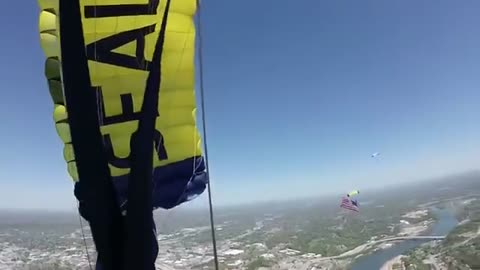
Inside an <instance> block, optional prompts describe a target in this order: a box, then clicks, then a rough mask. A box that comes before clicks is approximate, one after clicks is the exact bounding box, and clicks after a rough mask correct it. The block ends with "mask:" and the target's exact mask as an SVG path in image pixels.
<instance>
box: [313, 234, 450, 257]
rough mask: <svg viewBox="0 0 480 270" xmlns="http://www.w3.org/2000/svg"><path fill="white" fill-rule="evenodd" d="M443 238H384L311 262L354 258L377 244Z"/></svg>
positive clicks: (438, 236)
mask: <svg viewBox="0 0 480 270" xmlns="http://www.w3.org/2000/svg"><path fill="white" fill-rule="evenodd" d="M445 237H446V236H445V235H416V236H396V237H390V238H384V239H379V240H375V241H370V242H367V243H365V244H363V245H360V246H358V247H356V248H354V249H352V250H349V251H347V252H344V253H342V254H340V255H337V256H331V257H322V258H318V259H315V260H313V262H314V261H317V262H320V261H325V260H330V259H342V258H345V257H350V256H354V255H357V254H359V253H361V252H363V251H365V250H367V249H369V248H371V247H372V246H375V245H377V244H380V243H384V242H390V241H402V240H443V239H445Z"/></svg>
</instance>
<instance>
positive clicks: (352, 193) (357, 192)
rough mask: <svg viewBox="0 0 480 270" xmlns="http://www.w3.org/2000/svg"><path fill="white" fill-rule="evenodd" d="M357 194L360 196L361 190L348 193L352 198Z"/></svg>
mask: <svg viewBox="0 0 480 270" xmlns="http://www.w3.org/2000/svg"><path fill="white" fill-rule="evenodd" d="M357 194H360V191H359V190H352V191H350V192H349V193H348V196H349V197H351V196H354V195H357Z"/></svg>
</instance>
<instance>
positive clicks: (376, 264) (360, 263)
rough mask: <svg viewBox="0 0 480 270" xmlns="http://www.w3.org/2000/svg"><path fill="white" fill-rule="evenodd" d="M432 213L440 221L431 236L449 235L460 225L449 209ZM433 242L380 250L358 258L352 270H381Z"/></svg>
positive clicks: (419, 241) (417, 242) (421, 242)
mask: <svg viewBox="0 0 480 270" xmlns="http://www.w3.org/2000/svg"><path fill="white" fill-rule="evenodd" d="M432 212H433V213H434V214H435V215H436V217H437V219H438V221H437V223H435V225H434V226H433V228H432V230H431V232H430V233H429V235H447V234H448V233H449V232H450V231H451V230H452V229H453V228H455V227H456V226H457V224H458V220H457V219H456V218H455V216H454V215H453V214H452V213H451V212H450V211H449V210H447V209H438V208H433V209H432ZM428 241H431V240H405V241H403V242H400V243H398V244H395V245H393V246H392V247H390V248H387V249H382V250H378V251H376V252H374V253H372V254H369V255H366V256H363V257H360V258H358V259H357V260H356V261H355V262H354V263H353V265H352V268H351V270H376V269H380V268H381V267H382V266H383V265H384V264H385V263H386V262H387V261H388V260H390V259H392V258H394V257H396V256H398V255H402V254H405V253H407V252H408V251H410V250H412V249H414V248H416V247H418V246H420V245H421V244H423V243H426V242H428Z"/></svg>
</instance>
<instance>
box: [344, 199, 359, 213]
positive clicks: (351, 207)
mask: <svg viewBox="0 0 480 270" xmlns="http://www.w3.org/2000/svg"><path fill="white" fill-rule="evenodd" d="M340 207H342V208H345V209H348V210H352V211H355V212H358V206H356V205H355V204H353V203H352V201H350V199H348V198H346V197H343V198H342V204H340Z"/></svg>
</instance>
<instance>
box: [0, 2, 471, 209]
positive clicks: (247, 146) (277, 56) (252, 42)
mask: <svg viewBox="0 0 480 270" xmlns="http://www.w3.org/2000/svg"><path fill="white" fill-rule="evenodd" d="M204 2H205V6H204V13H203V19H204V20H203V26H204V40H205V44H204V45H205V48H204V49H205V50H204V58H205V83H206V91H207V93H206V95H207V96H206V98H207V100H206V102H207V108H206V110H207V124H208V132H209V133H208V136H209V137H208V139H209V141H208V143H209V150H210V164H211V170H212V181H213V184H212V187H213V190H214V200H215V201H216V202H217V203H218V204H219V205H221V204H226V203H238V202H245V201H250V200H265V199H275V198H282V197H296V196H304V195H314V194H324V193H328V192H344V191H345V190H348V189H351V188H361V189H363V190H366V191H367V192H368V189H369V188H372V187H378V186H381V185H383V184H386V185H391V184H394V183H400V182H402V181H416V180H419V179H424V178H428V177H432V176H438V175H443V174H447V173H452V172H461V171H464V170H468V169H472V168H478V167H479V166H478V165H479V164H478V160H480V159H479V154H480V148H479V147H480V140H479V138H480V125H479V123H480V121H479V120H480V91H479V87H480V29H479V28H478V25H480V17H479V16H478V11H479V10H480V2H478V1H476V0H464V1H446V0H435V1H433V0H425V1H414V0H409V1H383V0H376V1H373V0H366V1H323V0H322V1H320V0H310V1H307V0H298V1H286V0H278V1H258V0H245V1H213V0H210V1H208V0H204ZM9 7H10V9H9V10H10V11H7V10H5V9H3V11H2V14H1V16H0V32H2V33H4V35H3V38H2V42H1V43H2V50H0V57H1V59H2V61H1V65H0V76H1V78H0V88H1V89H2V98H1V99H0V115H1V119H2V128H3V130H2V139H1V140H0V149H1V151H0V164H1V167H2V170H0V207H27V208H30V207H35V208H45V207H46V208H71V207H72V205H73V204H74V197H73V193H72V184H71V181H70V180H69V177H68V176H67V174H66V168H65V164H64V161H63V158H62V144H61V142H60V139H59V138H58V137H57V135H56V133H55V129H54V125H53V120H52V109H53V108H52V103H51V100H50V97H49V94H48V89H47V85H46V81H45V78H44V75H43V61H44V56H43V53H42V51H41V49H40V45H39V37H38V32H37V29H38V28H37V22H38V12H39V11H38V8H37V5H36V3H35V2H34V1H11V2H10V3H9ZM376 151H380V152H381V153H382V155H381V157H380V158H379V159H378V160H372V159H370V157H369V156H370V154H371V153H372V152H376ZM204 199H205V197H203V198H199V199H198V201H197V202H195V203H193V204H200V205H201V204H204V203H205V200H204Z"/></svg>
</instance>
